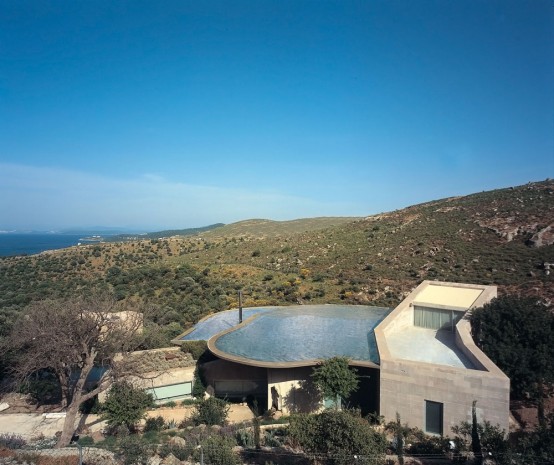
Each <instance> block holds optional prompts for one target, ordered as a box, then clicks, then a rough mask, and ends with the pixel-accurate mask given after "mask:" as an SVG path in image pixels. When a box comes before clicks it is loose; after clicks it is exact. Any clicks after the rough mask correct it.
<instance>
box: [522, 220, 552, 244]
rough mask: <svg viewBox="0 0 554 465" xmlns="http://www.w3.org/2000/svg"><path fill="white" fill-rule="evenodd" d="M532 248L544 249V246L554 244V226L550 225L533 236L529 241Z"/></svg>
mask: <svg viewBox="0 0 554 465" xmlns="http://www.w3.org/2000/svg"><path fill="white" fill-rule="evenodd" d="M527 243H528V244H529V245H530V246H531V247H542V246H544V245H552V244H554V224H550V225H548V226H547V227H546V228H543V229H541V230H540V231H538V232H537V233H535V234H533V237H531V239H529V240H528V241H527Z"/></svg>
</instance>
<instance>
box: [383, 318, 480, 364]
mask: <svg viewBox="0 0 554 465" xmlns="http://www.w3.org/2000/svg"><path fill="white" fill-rule="evenodd" d="M386 338H387V345H388V348H389V351H390V353H391V355H392V356H393V357H394V358H398V359H403V360H410V361H414V362H424V363H433V364H437V365H446V366H450V367H454V368H467V369H476V367H475V366H474V365H473V364H472V363H471V361H470V360H469V359H468V358H467V357H466V356H465V355H464V353H463V352H462V351H461V350H460V349H459V348H458V347H457V346H456V342H455V335H454V333H453V332H452V331H448V330H440V331H436V330H434V329H427V328H419V327H415V326H412V327H404V328H402V329H401V330H398V331H393V332H392V333H390V334H387V336H386Z"/></svg>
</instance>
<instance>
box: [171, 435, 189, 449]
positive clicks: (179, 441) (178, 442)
mask: <svg viewBox="0 0 554 465" xmlns="http://www.w3.org/2000/svg"><path fill="white" fill-rule="evenodd" d="M169 444H172V445H174V446H178V447H185V446H186V445H187V441H185V440H184V439H183V438H182V437H181V436H173V437H172V438H171V439H170V440H169Z"/></svg>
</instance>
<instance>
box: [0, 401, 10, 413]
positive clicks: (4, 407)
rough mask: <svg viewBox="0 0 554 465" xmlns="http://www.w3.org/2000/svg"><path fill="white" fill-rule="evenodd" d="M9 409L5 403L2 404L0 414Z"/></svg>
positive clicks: (8, 405)
mask: <svg viewBox="0 0 554 465" xmlns="http://www.w3.org/2000/svg"><path fill="white" fill-rule="evenodd" d="M9 408H10V404H8V403H7V402H2V403H1V404H0V412H3V411H4V410H8V409H9Z"/></svg>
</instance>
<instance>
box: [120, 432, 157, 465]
mask: <svg viewBox="0 0 554 465" xmlns="http://www.w3.org/2000/svg"><path fill="white" fill-rule="evenodd" d="M117 452H118V455H119V456H120V457H121V458H122V459H123V464H124V465H146V464H147V463H148V459H149V458H150V456H151V455H152V454H153V452H154V451H153V448H152V445H151V444H148V443H146V442H144V441H143V440H142V438H141V437H139V436H128V437H126V438H123V439H122V440H121V441H120V443H119V447H118V448H117Z"/></svg>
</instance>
